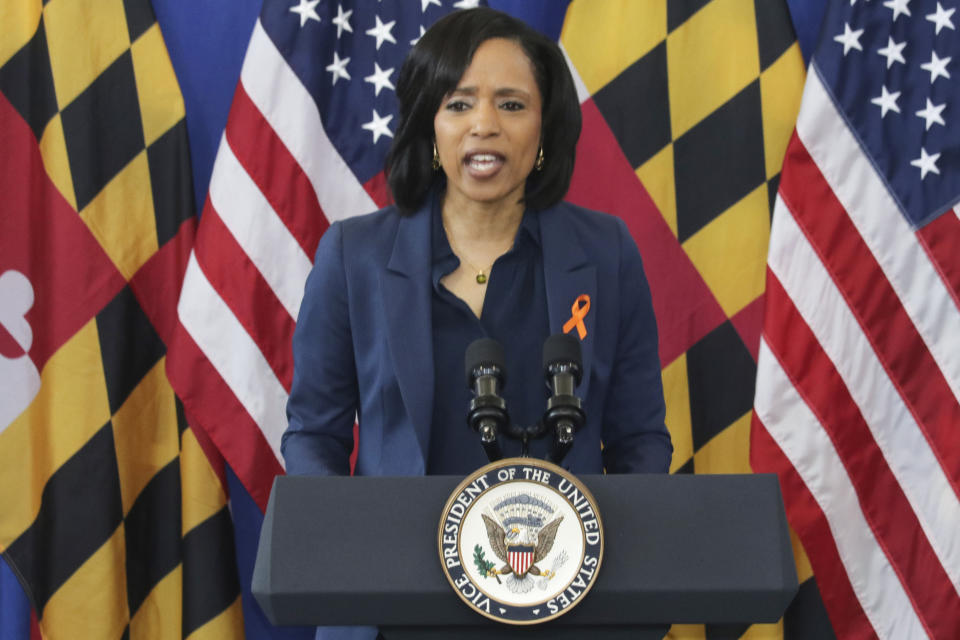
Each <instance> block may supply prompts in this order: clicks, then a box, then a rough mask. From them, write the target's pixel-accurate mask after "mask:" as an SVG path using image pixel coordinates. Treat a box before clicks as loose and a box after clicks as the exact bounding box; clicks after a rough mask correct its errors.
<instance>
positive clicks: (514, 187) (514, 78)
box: [433, 38, 541, 206]
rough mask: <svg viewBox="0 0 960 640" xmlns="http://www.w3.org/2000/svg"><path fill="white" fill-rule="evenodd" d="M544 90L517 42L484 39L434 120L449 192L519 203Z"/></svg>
mask: <svg viewBox="0 0 960 640" xmlns="http://www.w3.org/2000/svg"><path fill="white" fill-rule="evenodd" d="M540 115H541V96H540V90H539V88H538V87H537V81H536V79H535V78H534V75H533V65H532V63H531V62H530V59H529V58H528V57H527V55H526V53H525V52H524V51H523V49H522V48H521V47H520V45H518V44H517V43H515V42H513V41H512V40H506V39H503V38H493V39H490V40H487V41H486V42H484V43H483V44H481V45H480V46H479V47H478V48H477V51H476V53H474V55H473V60H471V61H470V66H469V67H467V70H466V71H465V72H464V73H463V77H462V78H460V82H459V83H458V85H457V87H456V89H454V90H453V91H452V92H451V93H450V94H448V95H447V96H445V97H444V99H443V101H442V102H441V103H440V109H439V111H437V115H436V117H434V119H433V128H434V134H435V135H436V142H437V152H438V153H439V155H440V162H441V164H442V165H443V171H444V173H446V175H447V194H446V197H447V201H448V202H449V201H450V199H451V198H453V199H454V202H456V201H457V200H461V201H462V200H464V199H465V200H467V201H472V202H481V203H485V204H502V205H506V206H512V205H514V204H515V203H516V202H517V201H518V200H520V198H521V197H522V196H523V190H524V185H525V184H526V180H527V176H528V175H529V174H530V171H532V170H533V164H534V162H535V161H536V157H537V151H538V150H539V148H540Z"/></svg>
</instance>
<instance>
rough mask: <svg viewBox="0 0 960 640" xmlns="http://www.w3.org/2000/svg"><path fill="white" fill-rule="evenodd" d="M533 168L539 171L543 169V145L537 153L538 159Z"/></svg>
mask: <svg viewBox="0 0 960 640" xmlns="http://www.w3.org/2000/svg"><path fill="white" fill-rule="evenodd" d="M533 168H534V169H536V170H537V171H543V145H540V151H539V152H538V153H537V161H536V162H534V163H533Z"/></svg>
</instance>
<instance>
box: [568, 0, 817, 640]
mask: <svg viewBox="0 0 960 640" xmlns="http://www.w3.org/2000/svg"><path fill="white" fill-rule="evenodd" d="M561 43H562V45H563V47H564V49H565V50H566V52H567V54H568V55H569V57H570V60H571V62H572V64H573V66H574V67H575V68H576V70H577V72H578V74H579V76H580V80H581V81H582V83H583V85H584V92H585V93H586V94H588V97H586V98H585V101H584V114H585V119H584V123H585V124H584V134H583V136H584V137H587V136H593V137H594V138H595V139H596V138H598V137H599V138H602V137H603V136H604V135H607V136H612V138H613V139H615V140H616V144H617V145H618V146H619V149H620V152H621V154H622V158H619V159H618V161H620V162H622V163H623V164H624V165H625V166H624V168H623V170H622V171H620V172H619V173H618V170H617V169H616V168H615V167H610V166H605V167H604V176H603V177H604V179H606V180H608V184H607V185H606V187H605V188H604V189H603V190H602V191H613V192H615V195H614V196H611V197H610V198H608V200H609V202H597V203H596V204H595V208H601V209H606V210H611V209H613V211H614V212H615V213H618V215H621V216H622V217H624V218H626V219H627V223H628V226H630V227H631V230H632V231H633V232H634V236H635V238H636V239H637V242H638V244H639V245H640V248H641V252H642V253H643V255H644V266H645V269H646V271H647V274H648V278H649V279H650V281H651V290H652V293H653V297H654V305H655V310H656V312H657V319H658V325H659V331H660V344H661V359H662V362H663V382H664V393H665V396H666V403H667V418H666V420H667V426H668V428H669V430H670V433H671V436H672V438H673V442H674V447H675V451H674V458H673V463H672V466H671V472H673V473H750V472H751V468H750V463H749V434H750V419H751V414H752V407H753V395H754V382H755V377H756V358H757V350H758V347H759V338H760V330H761V325H762V320H763V293H764V286H765V274H766V256H767V245H768V241H769V235H770V217H771V212H772V209H773V202H774V200H775V197H776V192H777V186H778V182H779V176H780V166H781V164H782V162H783V158H784V154H785V151H786V147H787V142H788V141H789V139H790V136H791V134H792V132H793V128H794V124H795V121H796V116H797V111H798V109H799V105H800V96H801V92H802V87H803V81H804V65H803V60H802V57H801V54H800V49H799V45H798V43H797V41H796V36H795V35H794V32H793V28H792V25H791V21H790V16H789V13H788V9H787V6H786V3H785V2H782V1H781V0H644V1H642V2H634V1H632V0H620V1H614V0H611V1H604V2H591V1H584V0H574V1H573V2H572V3H571V5H570V7H569V9H568V12H567V15H566V19H565V22H564V27H563V33H562V36H561ZM583 145H584V142H583V139H582V140H581V147H582V146H583ZM584 153H590V152H589V151H587V152H583V151H581V157H580V158H578V167H577V170H578V171H580V169H581V167H580V164H581V163H583V162H584V160H585V158H584V157H583V154H584ZM604 160H605V161H606V162H610V159H609V157H605V158H604ZM620 173H622V174H623V176H624V178H623V180H622V181H623V182H639V184H641V185H642V188H638V187H637V186H636V184H631V185H628V184H620V183H615V182H614V180H615V179H614V178H610V177H609V176H612V175H619V174H620ZM598 175H599V172H593V175H592V177H595V176H598ZM575 181H576V176H575ZM591 186H592V187H593V190H594V191H596V188H595V187H596V185H591ZM638 193H639V194H640V195H641V196H642V197H636V196H637V194H638ZM574 195H575V196H576V195H577V194H576V193H575V194H574ZM590 197H595V196H590V195H588V194H586V193H585V194H584V195H583V197H582V199H581V202H580V203H581V204H585V205H587V206H590V204H591V201H590V199H589V198H590ZM601 197H602V196H601ZM622 202H627V203H628V204H622V205H621V204H619V203H622ZM618 207H619V208H618ZM657 234H659V235H657ZM668 245H669V246H668ZM794 551H795V556H796V560H797V569H798V575H799V578H800V581H801V589H800V594H799V595H798V597H797V599H796V600H795V601H794V604H793V605H792V606H791V608H790V609H789V610H788V612H787V615H786V616H785V617H784V619H783V620H781V621H780V622H779V623H777V624H767V625H752V626H749V625H739V626H737V625H732V626H726V625H724V626H714V625H674V626H673V627H672V628H671V630H670V634H669V635H668V637H669V638H675V639H680V638H683V639H687V638H689V639H698V638H699V639H704V638H705V639H708V640H711V639H720V638H724V639H726V638H730V639H736V638H740V639H743V640H752V639H757V638H778V639H779V638H787V639H788V640H789V639H793V638H804V639H806V638H810V639H812V638H830V637H832V635H833V633H832V631H831V629H830V626H829V623H828V622H827V619H826V615H825V612H824V610H823V605H822V602H821V600H820V596H819V592H818V590H817V587H816V583H815V580H814V579H813V577H812V570H811V568H810V564H809V561H808V560H807V558H806V555H805V554H804V552H803V549H802V547H801V546H800V545H799V542H798V541H797V539H796V537H795V536H794Z"/></svg>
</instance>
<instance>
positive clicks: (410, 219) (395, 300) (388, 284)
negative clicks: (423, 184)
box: [380, 202, 434, 472]
mask: <svg viewBox="0 0 960 640" xmlns="http://www.w3.org/2000/svg"><path fill="white" fill-rule="evenodd" d="M430 211H431V204H430V202H428V203H427V204H426V205H425V206H424V207H422V208H421V209H420V210H419V211H417V212H416V213H414V214H413V215H410V216H403V217H401V218H400V222H399V224H398V226H397V235H396V239H395V240H394V245H393V253H392V254H391V256H390V260H389V262H388V263H387V269H386V271H384V273H383V276H382V278H381V281H380V286H381V290H382V295H383V300H384V303H385V305H386V321H387V322H386V325H387V341H388V344H389V348H390V356H391V359H392V360H393V366H394V368H395V371H396V374H397V381H398V382H399V385H400V394H401V396H402V397H403V402H404V404H405V406H406V408H407V411H408V413H409V415H410V420H411V421H412V422H413V428H414V430H415V431H416V434H417V440H418V441H419V444H420V452H421V455H422V461H421V463H422V464H421V468H420V469H419V471H420V472H424V471H425V467H426V459H427V453H428V451H429V449H428V445H427V443H428V442H429V440H430V422H431V421H432V418H433V379H434V371H433V337H432V322H431V313H430V309H431V301H430V260H431V248H430Z"/></svg>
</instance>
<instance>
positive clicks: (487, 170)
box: [463, 152, 504, 178]
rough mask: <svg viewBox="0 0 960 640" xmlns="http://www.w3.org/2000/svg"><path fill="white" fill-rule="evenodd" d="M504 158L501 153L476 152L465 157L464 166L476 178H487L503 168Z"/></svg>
mask: <svg viewBox="0 0 960 640" xmlns="http://www.w3.org/2000/svg"><path fill="white" fill-rule="evenodd" d="M503 163H504V158H503V156H502V155H500V154H499V153H489V152H476V153H468V154H467V155H466V156H464V159H463V164H464V165H465V166H466V167H467V170H468V171H469V172H470V175H472V176H473V177H475V178H487V177H490V176H492V175H494V174H496V173H497V171H499V170H500V167H502V166H503Z"/></svg>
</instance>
